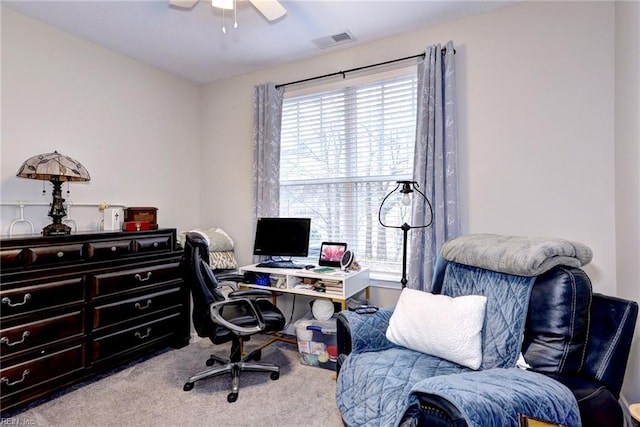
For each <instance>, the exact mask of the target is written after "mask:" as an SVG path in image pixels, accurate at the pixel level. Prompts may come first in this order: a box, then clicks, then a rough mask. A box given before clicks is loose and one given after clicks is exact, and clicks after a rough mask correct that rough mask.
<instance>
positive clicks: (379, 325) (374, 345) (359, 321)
mask: <svg viewBox="0 0 640 427" xmlns="http://www.w3.org/2000/svg"><path fill="white" fill-rule="evenodd" d="M392 313H393V309H392V308H381V309H380V310H378V311H377V312H375V313H372V314H357V313H355V312H353V311H341V312H340V313H339V314H338V331H337V338H338V343H337V344H338V354H345V355H348V354H350V353H351V352H356V353H364V352H365V351H377V350H384V349H387V348H391V347H394V346H395V344H393V343H392V342H391V341H389V340H388V339H387V337H386V335H385V334H386V332H387V326H389V319H390V318H391V314H392Z"/></svg>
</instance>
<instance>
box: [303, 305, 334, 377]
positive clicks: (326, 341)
mask: <svg viewBox="0 0 640 427" xmlns="http://www.w3.org/2000/svg"><path fill="white" fill-rule="evenodd" d="M294 326H295V328H296V338H297V340H298V351H299V353H300V362H301V363H302V364H303V365H309V366H316V367H319V368H324V369H331V370H333V371H335V370H336V360H337V358H338V346H337V345H336V330H337V328H336V318H335V317H333V318H331V319H329V320H315V319H300V320H298V321H296V322H295V323H294Z"/></svg>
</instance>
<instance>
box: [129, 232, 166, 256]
mask: <svg viewBox="0 0 640 427" xmlns="http://www.w3.org/2000/svg"><path fill="white" fill-rule="evenodd" d="M172 242H173V238H172V236H171V235H166V236H157V237H148V238H144V239H136V242H135V245H136V252H158V251H161V252H166V251H169V250H172V249H173V248H172Z"/></svg>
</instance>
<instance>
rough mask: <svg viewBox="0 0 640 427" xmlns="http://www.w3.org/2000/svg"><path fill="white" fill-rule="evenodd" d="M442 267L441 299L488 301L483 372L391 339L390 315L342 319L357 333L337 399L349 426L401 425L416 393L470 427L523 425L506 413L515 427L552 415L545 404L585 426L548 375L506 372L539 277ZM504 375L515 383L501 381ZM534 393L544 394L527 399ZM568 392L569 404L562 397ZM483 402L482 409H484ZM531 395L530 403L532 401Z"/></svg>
mask: <svg viewBox="0 0 640 427" xmlns="http://www.w3.org/2000/svg"><path fill="white" fill-rule="evenodd" d="M442 268H444V272H443V273H442V277H443V279H442V287H441V293H442V294H445V295H449V296H452V297H457V296H460V295H484V296H486V297H487V307H486V314H485V323H484V327H483V331H482V335H483V336H482V342H483V345H482V348H483V354H482V357H483V359H482V365H481V367H480V370H479V371H472V370H470V369H469V368H466V367H463V366H460V365H457V364H455V363H453V362H450V361H447V360H443V359H440V358H438V357H436V356H432V355H428V354H423V353H419V352H416V351H413V350H410V349H407V348H404V347H401V346H397V345H395V344H393V343H392V342H390V341H389V340H387V338H386V336H385V332H386V329H387V326H388V324H389V319H390V318H391V315H392V313H393V310H392V309H381V310H379V311H378V312H377V313H375V314H373V315H358V314H355V313H352V312H343V315H344V316H346V317H347V319H348V321H349V325H350V329H351V339H352V353H351V354H350V355H349V357H347V359H346V361H345V362H344V364H343V365H342V369H341V370H340V375H339V376H338V381H337V388H336V398H337V404H338V407H339V409H340V411H341V413H342V417H343V420H344V422H345V424H346V425H348V426H384V427H387V426H396V425H399V423H400V422H401V421H402V416H403V414H404V411H403V410H402V408H405V409H407V408H410V407H411V406H412V405H415V404H416V401H417V400H416V393H432V394H439V395H442V397H444V398H447V399H448V400H449V399H450V401H451V402H452V403H454V404H455V405H456V406H457V407H458V408H459V409H460V410H461V412H462V413H463V414H465V416H466V417H467V422H468V423H469V425H478V426H480V425H482V426H492V425H496V426H509V425H513V426H517V425H518V424H517V423H516V424H512V423H510V422H509V423H502V422H503V421H504V418H505V415H504V412H505V411H508V412H509V414H508V415H507V416H506V417H507V418H509V419H510V420H513V419H516V420H517V416H518V413H523V414H525V415H530V416H534V417H535V416H536V414H540V413H541V412H545V411H547V410H548V409H549V408H548V407H547V405H546V404H545V405H540V406H539V407H538V408H537V409H536V408H535V406H536V405H537V404H539V403H540V402H548V403H549V404H550V405H551V404H552V403H553V402H560V403H559V404H558V405H559V407H558V408H557V409H561V408H564V409H567V410H566V411H565V412H562V411H560V410H558V411H557V412H558V413H559V417H558V418H562V419H563V420H564V421H565V424H568V425H575V424H572V423H573V419H574V418H576V417H577V418H578V420H579V416H578V415H576V414H578V409H577V403H576V402H575V399H574V398H573V395H572V394H571V392H570V391H569V390H568V389H566V388H564V386H562V385H560V384H559V383H555V381H553V380H549V379H547V378H546V377H544V376H542V375H537V374H534V373H531V372H524V371H520V370H518V369H502V368H512V367H513V366H515V363H516V361H517V358H518V355H519V353H520V348H521V345H522V336H523V331H524V324H525V321H526V314H527V307H528V303H529V295H530V293H531V287H532V285H533V281H534V278H529V277H520V276H513V275H508V274H502V273H496V272H492V271H488V270H483V269H480V268H477V267H469V266H466V265H462V264H457V263H454V262H448V263H444V264H443V265H442ZM438 274H440V273H438ZM502 373H504V374H506V375H507V376H508V377H509V378H508V379H506V378H502V379H501V380H500V379H499V378H500V375H501V374H502ZM450 380H453V381H451V382H450ZM500 381H513V384H512V383H509V387H511V386H512V385H513V390H517V391H518V392H517V393H515V392H511V391H510V390H509V387H506V386H505V383H504V382H502V383H500ZM465 385H472V388H471V389H470V390H471V391H469V388H467V389H466V390H465ZM547 385H548V386H549V387H547ZM495 388H501V391H502V392H503V394H502V395H501V394H499V393H494V389H495ZM532 389H533V391H536V393H538V394H533V393H529V391H531V390H532ZM566 393H568V394H569V397H570V398H569V397H567V398H566V399H565V398H564V397H563V396H564V395H566ZM540 394H541V396H540ZM480 396H481V397H482V398H481V400H482V405H478V402H479V399H480ZM527 396H532V397H531V399H529V398H528V397H527ZM516 397H517V399H516ZM510 398H513V399H514V401H513V402H512V406H509V405H506V406H505V400H509V399H510ZM527 405H533V406H534V407H533V408H531V407H528V406H527ZM480 406H481V407H480ZM534 409H535V410H534ZM518 411H523V412H518ZM539 418H544V419H549V418H548V417H539ZM558 422H560V421H558ZM474 423H475V424H474ZM578 425H579V421H578Z"/></svg>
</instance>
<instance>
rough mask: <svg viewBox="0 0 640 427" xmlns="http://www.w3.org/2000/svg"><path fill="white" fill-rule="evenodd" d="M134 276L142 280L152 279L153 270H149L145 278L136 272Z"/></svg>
mask: <svg viewBox="0 0 640 427" xmlns="http://www.w3.org/2000/svg"><path fill="white" fill-rule="evenodd" d="M134 277H135V278H136V279H138V281H140V282H146V281H147V280H149V279H151V272H150V271H147V277H145V278H144V279H143V278H142V276H140V275H139V274H136V275H135V276H134Z"/></svg>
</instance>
